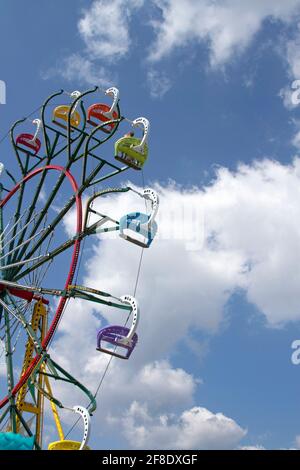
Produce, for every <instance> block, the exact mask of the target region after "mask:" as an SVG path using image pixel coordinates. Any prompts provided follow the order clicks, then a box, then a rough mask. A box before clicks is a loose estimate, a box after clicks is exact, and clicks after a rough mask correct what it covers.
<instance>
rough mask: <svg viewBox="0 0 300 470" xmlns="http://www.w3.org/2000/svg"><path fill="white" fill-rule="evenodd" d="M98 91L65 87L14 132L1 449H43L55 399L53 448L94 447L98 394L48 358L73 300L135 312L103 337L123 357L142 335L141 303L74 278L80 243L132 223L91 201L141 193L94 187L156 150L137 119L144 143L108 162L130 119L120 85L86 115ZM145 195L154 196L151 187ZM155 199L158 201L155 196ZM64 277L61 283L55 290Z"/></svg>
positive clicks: (6, 231)
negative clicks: (69, 400) (55, 387)
mask: <svg viewBox="0 0 300 470" xmlns="http://www.w3.org/2000/svg"><path fill="white" fill-rule="evenodd" d="M98 94H99V89H98V88H97V87H95V88H93V89H91V90H88V91H85V92H84V93H80V92H73V93H71V94H67V93H66V92H64V91H63V90H60V91H59V92H57V93H54V94H52V95H51V96H50V97H48V98H47V99H46V101H45V102H44V104H43V105H42V107H41V111H40V119H35V120H34V121H33V123H34V124H35V125H36V132H35V133H34V134H29V133H22V134H18V129H20V128H21V129H22V128H23V127H24V126H26V124H27V120H26V119H21V120H18V121H16V123H15V124H14V125H13V126H12V128H11V131H10V139H11V144H12V147H13V150H14V154H15V157H16V161H17V168H18V174H15V173H14V172H12V171H10V170H8V169H6V170H5V173H6V178H7V179H8V180H9V181H10V183H9V184H6V183H5V184H4V183H3V184H1V187H0V190H1V194H2V199H1V201H0V339H1V344H3V345H4V346H3V351H2V353H3V355H5V362H6V376H5V377H6V379H5V382H2V383H1V388H0V390H1V396H0V449H1V448H16V449H17V448H18V449H19V448H35V449H41V448H42V447H43V411H44V403H45V400H49V401H50V403H51V408H52V412H53V418H54V421H55V424H56V427H57V431H58V436H59V441H58V443H57V442H56V443H53V445H51V444H50V446H49V448H50V449H57V448H59V449H83V448H87V439H88V434H89V433H88V429H87V427H88V423H89V414H91V413H93V411H94V410H95V409H96V400H95V397H94V395H93V394H92V393H91V392H90V391H89V390H88V389H87V388H86V387H85V386H84V385H83V384H81V383H80V382H79V381H78V380H77V379H76V378H74V377H72V375H71V374H69V373H68V372H67V371H65V370H64V369H63V368H62V367H61V366H60V365H59V364H57V363H56V362H55V361H54V360H53V359H52V358H51V356H50V355H49V346H50V344H51V341H52V340H53V337H54V335H55V333H56V331H57V328H58V326H59V322H60V320H61V318H62V316H63V313H64V311H65V307H66V305H67V302H68V300H69V299H70V298H81V299H84V300H86V301H91V302H97V303H100V304H104V305H108V306H110V307H112V308H118V309H122V310H124V311H125V312H126V313H127V314H131V313H132V312H135V313H133V325H132V327H131V329H130V330H129V329H127V328H126V327H125V326H123V327H122V328H123V330H122V333H120V331H121V330H120V331H119V330H117V329H118V328H121V327H114V329H113V330H111V329H110V330H108V329H106V330H105V331H104V332H102V330H101V335H102V336H101V338H102V337H103V338H104V339H105V340H106V341H107V342H108V343H110V344H111V345H113V349H112V350H111V351H108V352H109V354H112V355H115V356H117V357H122V356H121V355H120V354H118V353H117V352H116V349H117V348H119V347H123V348H124V347H125V348H127V350H128V357H129V355H130V354H131V352H132V350H133V348H134V346H135V344H136V341H137V335H136V332H135V330H136V324H137V318H138V317H137V315H138V313H137V312H138V310H137V306H136V304H135V302H136V301H135V299H133V298H131V297H130V296H127V297H126V296H125V297H122V298H117V297H115V296H113V295H111V294H108V293H106V292H103V291H99V290H96V289H91V288H89V287H87V286H80V285H77V284H76V270H77V269H78V260H79V253H80V248H81V243H82V240H83V239H84V238H86V237H88V236H90V235H94V234H95V233H100V232H107V231H111V230H119V231H120V232H121V230H123V229H124V227H123V228H122V226H121V224H120V221H116V220H113V219H112V218H110V217H109V216H107V215H103V214H101V213H99V212H97V211H96V210H95V209H93V207H92V204H93V201H95V200H96V199H97V198H98V197H100V196H103V195H105V194H109V193H111V192H115V193H123V192H128V191H131V190H132V191H133V189H132V188H129V187H125V188H107V189H101V190H100V191H99V190H98V191H96V189H97V188H99V186H101V185H102V184H103V183H104V182H106V180H110V179H111V178H112V177H115V176H117V175H120V174H122V173H123V172H124V171H127V170H128V169H129V168H134V169H140V168H141V166H142V164H143V163H144V162H145V160H146V158H147V154H148V147H147V145H146V140H147V133H148V128H149V123H148V121H147V120H146V119H145V118H138V119H136V120H134V121H130V122H131V123H132V124H133V126H135V127H137V126H140V127H143V128H144V134H143V137H142V139H140V140H139V139H136V138H135V140H134V145H135V146H133V144H132V145H131V146H130V147H128V148H127V147H126V145H127V144H126V145H125V143H128V137H127V135H126V136H125V137H124V145H125V146H124V145H123V147H122V146H121V147H120V148H121V150H122V153H121V155H120V154H118V155H116V160H117V161H119V162H120V161H124V162H126V164H125V165H123V166H120V165H119V164H118V163H117V161H115V160H113V159H111V160H112V161H111V160H110V159H107V158H103V156H102V155H101V153H100V151H101V149H102V145H103V144H104V143H106V142H107V141H109V140H110V139H111V138H112V137H113V136H114V134H115V133H116V132H117V131H118V129H119V126H120V124H121V123H122V124H123V123H125V124H126V123H127V121H128V119H126V118H125V117H123V116H122V115H121V111H120V107H119V94H118V90H117V89H116V88H110V89H108V90H107V91H106V95H107V96H110V97H112V98H113V104H112V105H111V106H108V105H104V104H97V103H96V104H93V105H92V106H90V108H89V109H88V112H86V109H87V108H86V105H85V101H88V100H89V99H90V98H93V99H95V98H96V97H97V96H98ZM66 95H68V99H69V100H71V102H70V103H69V104H68V105H64V104H59V105H58V104H57V101H58V100H59V101H60V100H61V99H62V98H63V97H65V96H66ZM127 125H128V124H127ZM119 141H122V138H121V139H119V140H118V142H119ZM125 141H126V142H125ZM121 143H122V142H121ZM136 155H137V156H136ZM141 162H142V163H141ZM10 184H12V187H11V189H8V187H9V186H10ZM6 186H7V187H6ZM90 188H93V191H94V195H93V196H91V197H90V198H89V200H88V204H87V210H86V216H85V219H84V220H83V208H82V195H83V194H85V193H86V192H87V191H89V189H90ZM135 192H136V191H135ZM138 194H139V193H138ZM139 195H140V196H141V197H145V199H148V200H149V192H148V193H147V194H146V193H145V194H139ZM150 202H151V203H152V204H153V201H152V200H151V198H150ZM157 203H158V202H157ZM154 205H155V203H154ZM71 210H72V211H73V210H74V213H75V224H74V227H73V234H72V236H68V235H67V232H66V227H65V220H66V216H67V215H68V214H69V213H70V211H71ZM153 210H155V211H156V210H157V207H155V209H153ZM155 213H156V212H155ZM91 214H93V215H94V216H95V217H96V218H97V221H96V222H94V223H93V224H89V216H90V215H91ZM136 214H139V215H138V216H137V218H139V217H140V221H139V222H138V224H136V225H135V226H134V228H132V230H133V231H135V232H136V233H137V232H140V231H141V234H142V236H144V237H146V238H147V242H145V243H144V244H143V243H142V242H140V241H138V242H137V244H138V245H140V246H143V247H148V246H149V245H150V243H151V241H152V239H153V237H154V234H153V233H152V229H154V231H155V224H154V223H153V220H152V219H153V217H151V215H150V216H148V215H145V214H142V215H141V214H140V213H136ZM141 217H142V218H141ZM130 220H131V219H130ZM127 225H128V224H127ZM127 225H126V228H128V227H127ZM129 225H130V224H129ZM137 227H138V228H137ZM141 227H142V230H141ZM129 228H130V227H129ZM120 235H121V233H120ZM123 238H125V239H126V237H123ZM128 240H129V241H134V239H133V238H128ZM141 243H142V244H141ZM62 266H67V267H66V268H65V269H62V268H61V267H62ZM62 271H63V272H62ZM58 273H59V275H58ZM56 278H57V279H58V281H57V282H58V284H57V285H56V286H55V287H50V286H51V285H53V279H56ZM132 299H133V300H132ZM116 328H117V329H116ZM122 335H123V336H122ZM103 338H102V339H103ZM133 339H134V341H133ZM100 350H102V349H100ZM105 351H106V350H105ZM0 353H1V351H0ZM129 353H130V354H129ZM125 358H127V356H126V357H125ZM57 380H60V381H64V382H66V383H69V384H70V385H71V386H76V387H77V388H79V389H80V390H81V391H82V393H83V395H85V396H86V397H87V398H88V400H89V403H90V405H89V408H88V413H87V412H86V410H85V409H84V408H82V407H78V406H77V407H74V408H68V407H67V406H65V405H64V404H62V403H61V402H60V400H59V399H58V398H56V397H55V395H54V394H53V392H52V386H51V383H50V382H52V381H53V382H55V381H57ZM4 387H5V388H6V392H3V388H4ZM58 408H65V409H70V410H71V411H73V412H74V413H77V414H79V415H80V416H81V417H82V418H83V421H84V429H85V431H84V437H83V440H82V442H81V443H76V442H74V441H67V440H66V439H65V436H64V432H63V429H62V425H61V421H60V418H59V415H58ZM86 413H87V414H86Z"/></svg>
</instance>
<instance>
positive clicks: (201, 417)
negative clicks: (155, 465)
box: [122, 401, 247, 450]
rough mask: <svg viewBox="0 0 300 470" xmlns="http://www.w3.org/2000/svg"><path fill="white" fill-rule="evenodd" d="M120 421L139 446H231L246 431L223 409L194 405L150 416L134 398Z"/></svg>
mask: <svg viewBox="0 0 300 470" xmlns="http://www.w3.org/2000/svg"><path fill="white" fill-rule="evenodd" d="M122 422H123V426H124V433H125V435H126V437H127V439H128V441H129V444H130V445H131V446H132V447H133V448H142V449H187V450H188V449H200V450H201V449H232V448H234V447H235V446H236V444H238V443H239V441H240V440H241V439H242V438H243V437H244V436H245V434H246V432H247V431H246V430H244V429H242V428H241V427H240V426H239V425H238V424H237V423H236V422H235V421H233V420H232V419H230V418H227V417H226V416H224V415H223V414H222V413H216V414H214V413H211V412H210V411H208V410H207V409H205V408H200V407H193V408H191V409H189V410H186V411H184V412H183V413H182V414H181V415H180V416H178V417H172V416H168V415H158V416H155V417H153V416H151V415H150V414H149V412H148V410H147V407H146V406H144V405H141V404H140V403H138V402H137V401H135V402H133V403H132V405H131V406H130V408H129V410H128V411H127V413H126V415H125V417H124V418H123V420H122Z"/></svg>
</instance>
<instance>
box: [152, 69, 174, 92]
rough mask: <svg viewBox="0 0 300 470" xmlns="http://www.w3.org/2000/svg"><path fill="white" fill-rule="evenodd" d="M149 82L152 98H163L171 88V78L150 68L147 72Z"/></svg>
mask: <svg viewBox="0 0 300 470" xmlns="http://www.w3.org/2000/svg"><path fill="white" fill-rule="evenodd" d="M147 82H148V86H149V89H150V95H151V96H152V98H162V97H163V96H164V95H165V94H166V93H167V92H168V91H169V90H170V88H171V86H172V82H171V80H170V79H169V78H168V77H167V76H166V75H165V74H163V73H161V72H158V71H157V70H154V69H152V68H151V69H150V70H148V73H147Z"/></svg>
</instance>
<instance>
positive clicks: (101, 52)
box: [41, 0, 144, 86]
mask: <svg viewBox="0 0 300 470" xmlns="http://www.w3.org/2000/svg"><path fill="white" fill-rule="evenodd" d="M143 3H144V1H143V0H111V1H110V2H106V1H103V0H94V1H93V2H92V3H91V5H90V7H89V8H87V9H85V10H83V12H82V16H81V18H80V20H79V21H78V25H77V26H78V32H79V35H80V37H81V39H82V40H83V42H84V45H85V47H84V48H83V50H82V51H81V52H80V53H77V52H76V53H72V54H70V55H69V56H67V57H65V58H64V59H62V60H61V61H60V62H59V63H57V64H56V66H55V67H52V68H50V69H49V70H47V71H45V72H43V73H42V74H41V75H42V78H43V79H49V78H51V77H53V76H55V75H57V74H59V75H60V76H62V77H63V78H64V79H65V80H68V81H73V82H74V83H84V84H88V85H100V86H110V85H111V84H112V83H114V82H115V80H114V79H112V77H111V75H112V72H111V69H110V67H108V63H109V65H111V64H112V62H116V61H118V60H119V59H121V58H122V57H124V56H125V55H126V54H127V53H128V52H129V50H130V47H131V36H130V21H131V17H132V15H133V13H134V12H136V11H138V10H139V9H140V8H141V7H142V5H143ZM99 59H101V61H102V62H101V65H100V64H99ZM103 64H105V65H103Z"/></svg>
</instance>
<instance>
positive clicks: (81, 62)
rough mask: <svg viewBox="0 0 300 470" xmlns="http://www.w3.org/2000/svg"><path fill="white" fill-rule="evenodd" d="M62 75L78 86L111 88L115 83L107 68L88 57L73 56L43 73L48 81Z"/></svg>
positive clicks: (43, 76)
mask: <svg viewBox="0 0 300 470" xmlns="http://www.w3.org/2000/svg"><path fill="white" fill-rule="evenodd" d="M57 74H59V75H61V76H62V77H63V78H64V79H65V80H68V81H70V82H73V83H77V84H87V85H98V86H103V87H105V86H109V85H110V84H111V83H113V82H114V79H113V78H112V77H110V76H109V75H110V72H109V71H108V70H107V68H105V67H102V66H99V65H97V64H95V63H93V62H92V61H91V60H90V59H89V58H88V57H85V56H84V55H80V54H71V55H70V56H68V57H65V58H64V59H63V60H62V61H60V62H58V63H57V65H56V67H53V68H51V69H49V70H47V71H46V72H43V73H42V78H43V79H44V80H47V79H49V78H52V77H54V76H55V75H57Z"/></svg>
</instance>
